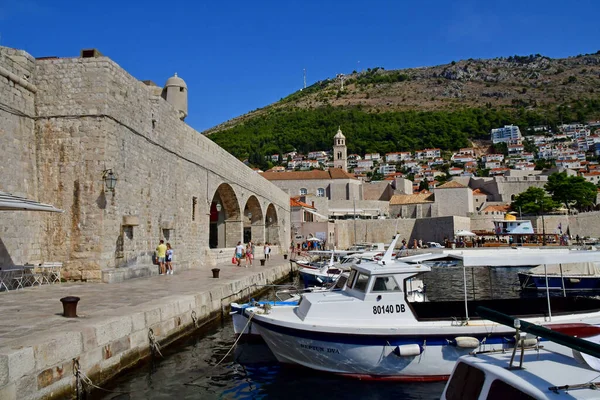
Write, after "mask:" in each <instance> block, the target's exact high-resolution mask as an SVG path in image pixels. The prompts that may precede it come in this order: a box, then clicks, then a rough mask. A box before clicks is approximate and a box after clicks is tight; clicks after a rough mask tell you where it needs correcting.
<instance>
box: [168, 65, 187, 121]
mask: <svg viewBox="0 0 600 400" xmlns="http://www.w3.org/2000/svg"><path fill="white" fill-rule="evenodd" d="M162 97H163V99H165V100H166V101H168V102H169V103H171V104H172V105H173V107H175V109H176V110H177V111H179V118H180V119H181V120H184V119H185V117H187V115H188V100H187V85H186V84H185V82H184V80H183V79H181V78H180V77H178V76H177V72H176V73H175V75H173V76H172V77H170V78H169V79H167V83H166V84H165V87H164V88H163V92H162Z"/></svg>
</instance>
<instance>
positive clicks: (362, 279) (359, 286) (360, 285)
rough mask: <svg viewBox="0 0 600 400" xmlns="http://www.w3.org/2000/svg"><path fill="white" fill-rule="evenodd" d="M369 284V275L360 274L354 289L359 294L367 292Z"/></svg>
mask: <svg viewBox="0 0 600 400" xmlns="http://www.w3.org/2000/svg"><path fill="white" fill-rule="evenodd" d="M367 282H369V275H367V274H363V273H360V274H359V275H358V278H356V282H355V283H354V287H353V289H356V290H358V291H359V292H365V291H366V290H367Z"/></svg>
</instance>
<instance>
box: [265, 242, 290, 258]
mask: <svg viewBox="0 0 600 400" xmlns="http://www.w3.org/2000/svg"><path fill="white" fill-rule="evenodd" d="M292 248H293V247H292ZM264 252H265V260H268V259H269V257H270V255H271V246H270V245H269V242H267V243H265V248H264Z"/></svg>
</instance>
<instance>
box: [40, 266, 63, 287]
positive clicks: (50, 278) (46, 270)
mask: <svg viewBox="0 0 600 400" xmlns="http://www.w3.org/2000/svg"><path fill="white" fill-rule="evenodd" d="M62 266H63V264H62V263H61V262H44V263H42V264H40V268H41V269H42V271H43V274H44V278H45V280H46V282H47V283H60V270H61V268H62Z"/></svg>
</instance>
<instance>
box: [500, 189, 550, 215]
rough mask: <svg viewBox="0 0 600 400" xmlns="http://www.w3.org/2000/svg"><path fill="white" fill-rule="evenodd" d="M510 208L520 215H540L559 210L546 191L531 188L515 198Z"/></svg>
mask: <svg viewBox="0 0 600 400" xmlns="http://www.w3.org/2000/svg"><path fill="white" fill-rule="evenodd" d="M510 208H511V210H513V211H516V212H519V213H525V214H539V213H540V212H542V211H543V212H544V213H546V212H548V211H552V210H554V209H555V208H558V204H557V203H556V202H555V201H554V200H552V198H551V197H550V196H548V194H547V193H546V191H545V190H544V189H542V188H538V187H534V186H530V187H529V188H527V190H526V191H524V192H522V193H520V194H518V195H517V196H515V199H514V201H513V202H512V203H511V204H510Z"/></svg>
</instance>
